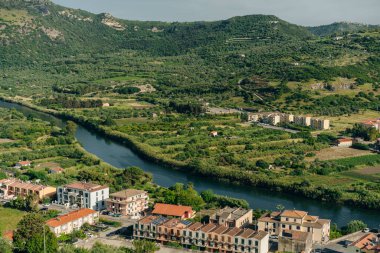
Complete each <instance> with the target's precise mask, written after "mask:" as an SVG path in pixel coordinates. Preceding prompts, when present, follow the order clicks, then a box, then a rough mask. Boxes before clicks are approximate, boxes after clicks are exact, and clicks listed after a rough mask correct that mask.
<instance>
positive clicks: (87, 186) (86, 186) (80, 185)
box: [64, 182, 108, 192]
mask: <svg viewBox="0 0 380 253" xmlns="http://www.w3.org/2000/svg"><path fill="white" fill-rule="evenodd" d="M64 187H65V188H73V189H79V190H86V191H90V192H94V191H100V190H103V189H106V188H108V186H103V185H98V184H93V183H84V182H75V183H72V184H68V185H65V186H64Z"/></svg>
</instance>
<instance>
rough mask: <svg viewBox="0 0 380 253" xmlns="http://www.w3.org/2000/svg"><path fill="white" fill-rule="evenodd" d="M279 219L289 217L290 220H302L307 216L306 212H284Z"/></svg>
mask: <svg viewBox="0 0 380 253" xmlns="http://www.w3.org/2000/svg"><path fill="white" fill-rule="evenodd" d="M280 215H281V217H283V216H284V217H290V218H299V219H300V218H303V217H305V216H306V215H307V212H304V211H299V210H284V211H283V212H282V213H281V214H280Z"/></svg>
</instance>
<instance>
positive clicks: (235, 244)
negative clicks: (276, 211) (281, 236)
mask: <svg viewBox="0 0 380 253" xmlns="http://www.w3.org/2000/svg"><path fill="white" fill-rule="evenodd" d="M134 237H135V238H136V239H150V240H155V241H157V242H159V243H163V244H166V243H168V242H177V243H180V244H181V245H183V246H184V247H185V248H191V247H194V246H195V247H198V248H199V249H200V250H201V251H208V252H221V253H240V252H252V253H267V252H268V250H269V249H268V246H269V234H268V233H267V232H264V231H259V232H257V231H254V230H252V229H243V228H238V227H227V226H224V225H219V224H215V223H208V224H203V223H200V222H195V223H192V222H190V221H186V220H180V219H176V218H174V219H168V218H165V217H159V216H148V217H145V218H143V219H141V220H140V221H139V222H138V223H137V224H135V226H134Z"/></svg>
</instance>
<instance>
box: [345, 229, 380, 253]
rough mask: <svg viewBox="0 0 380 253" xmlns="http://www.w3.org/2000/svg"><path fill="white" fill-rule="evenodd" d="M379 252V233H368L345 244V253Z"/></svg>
mask: <svg viewBox="0 0 380 253" xmlns="http://www.w3.org/2000/svg"><path fill="white" fill-rule="evenodd" d="M357 252H360V253H380V234H378V235H376V234H374V233H369V234H366V235H363V236H362V237H360V238H359V239H358V240H356V241H354V242H352V243H351V244H349V245H348V246H347V253H357Z"/></svg>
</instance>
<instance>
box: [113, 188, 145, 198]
mask: <svg viewBox="0 0 380 253" xmlns="http://www.w3.org/2000/svg"><path fill="white" fill-rule="evenodd" d="M146 193H147V192H146V191H141V190H135V189H127V190H123V191H119V192H115V193H112V194H110V196H111V197H115V198H121V199H126V198H131V197H134V196H136V195H140V194H146Z"/></svg>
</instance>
